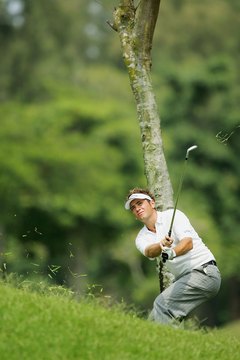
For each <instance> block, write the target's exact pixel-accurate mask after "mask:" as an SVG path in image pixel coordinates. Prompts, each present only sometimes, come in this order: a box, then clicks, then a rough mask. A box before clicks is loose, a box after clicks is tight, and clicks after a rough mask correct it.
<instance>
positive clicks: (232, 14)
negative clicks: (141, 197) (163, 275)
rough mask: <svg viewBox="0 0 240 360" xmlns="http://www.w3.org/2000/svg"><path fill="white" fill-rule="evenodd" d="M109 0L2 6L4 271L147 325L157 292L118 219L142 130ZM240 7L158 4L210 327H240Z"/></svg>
mask: <svg viewBox="0 0 240 360" xmlns="http://www.w3.org/2000/svg"><path fill="white" fill-rule="evenodd" d="M117 5H118V1H117V0H115V1H111V0H98V1H97V0H68V1H64V0H41V1H31V0H1V1H0V51H1V57H0V204H1V206H0V253H1V273H2V276H6V274H9V273H11V272H16V273H18V274H19V275H20V276H21V277H22V278H28V279H33V280H34V279H45V280H47V281H49V282H53V283H58V284H63V285H66V286H68V287H71V288H73V289H74V290H76V291H78V292H79V293H80V294H84V293H86V292H91V293H97V294H98V293H101V294H104V296H110V297H112V298H113V299H114V301H115V300H116V301H122V300H123V301H125V302H127V303H129V304H134V305H135V306H136V307H137V308H138V309H139V311H141V312H142V313H143V314H145V313H146V312H147V311H148V310H150V308H151V306H152V302H153V300H154V298H155V296H156V295H157V294H158V288H159V285H158V277H157V274H156V271H155V267H154V265H153V263H152V262H150V261H148V260H147V259H145V258H143V257H142V256H141V255H140V254H139V253H138V252H137V250H136V248H135V244H134V240H135V236H136V234H137V231H138V230H139V229H140V228H141V224H139V223H137V222H136V221H135V219H134V218H132V217H131V216H130V214H129V213H128V212H126V211H125V210H124V207H123V205H124V200H125V197H126V194H127V192H128V190H129V189H130V188H133V187H135V186H143V187H144V186H146V179H145V176H144V169H143V156H142V149H141V140H140V130H139V126H138V120H137V116H136V107H135V103H134V99H133V95H132V93H131V89H130V85H129V81H128V75H127V72H126V69H125V68H124V65H123V61H122V55H121V49H120V42H119V39H118V34H117V33H116V32H114V31H113V30H112V29H111V28H110V27H109V25H108V24H107V20H109V21H110V22H111V20H112V12H113V9H114V6H117ZM239 34H240V3H239V1H237V0H228V1H227V0H225V1H223V0H218V1H216V0H212V1H211V2H209V1H207V0H203V1H201V2H199V1H190V0H169V1H166V0H165V1H162V3H161V9H160V15H159V19H158V24H157V28H156V30H155V36H154V44H153V53H152V55H153V67H152V78H153V85H154V89H155V94H156V99H157V103H158V106H159V112H160V118H161V127H162V136H163V142H164V149H165V156H166V159H167V162H168V167H169V173H170V177H171V181H172V184H173V188H174V189H175V190H176V189H177V186H178V181H179V176H180V174H181V169H182V165H183V161H184V156H185V151H186V149H187V147H188V146H190V145H193V144H197V145H198V147H199V148H198V150H197V151H196V152H195V153H194V157H193V159H192V160H191V163H190V164H189V167H188V172H187V176H186V178H185V180H184V186H183V189H182V194H181V197H180V200H179V206H178V207H179V208H180V209H181V210H183V211H184V212H185V213H186V214H187V215H188V216H189V217H190V219H191V222H192V224H193V225H194V226H195V228H196V229H197V231H198V232H199V235H200V236H201V237H202V238H203V240H204V242H205V243H206V244H207V245H208V246H209V247H210V249H211V250H212V251H213V252H214V254H215V256H216V258H217V262H218V264H219V268H220V270H221V273H222V277H223V283H222V288H221V291H220V294H219V295H218V296H217V298H215V299H214V300H212V301H210V302H209V303H208V304H206V305H204V306H202V307H201V308H200V309H199V311H198V316H199V317H200V319H203V318H206V320H205V323H206V324H208V325H209V326H220V325H224V324H226V323H228V322H231V321H234V320H236V319H239V317H240V309H239V303H240V277H239V273H240V262H239V219H240V216H239V215H240V210H239V200H240V187H239V178H240V176H239V175H240V168H239V150H240V137H239V135H240V128H239V126H240V125H239V124H240V122H239V118H240V109H239V101H240V87H239V83H240V82H239V80H240V79H239V77H240V72H239V61H240V56H239V55H240V48H239Z"/></svg>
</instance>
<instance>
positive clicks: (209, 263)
mask: <svg viewBox="0 0 240 360" xmlns="http://www.w3.org/2000/svg"><path fill="white" fill-rule="evenodd" d="M208 265H214V266H217V263H216V261H215V260H210V261H208V262H206V263H204V264H202V265H201V266H202V267H203V268H205V267H207V266H208Z"/></svg>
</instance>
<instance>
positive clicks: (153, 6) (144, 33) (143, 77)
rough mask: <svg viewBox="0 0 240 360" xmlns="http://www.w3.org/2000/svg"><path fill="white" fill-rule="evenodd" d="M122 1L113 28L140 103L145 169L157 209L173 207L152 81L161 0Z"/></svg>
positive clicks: (136, 98) (139, 111) (137, 100)
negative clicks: (153, 52)
mask: <svg viewBox="0 0 240 360" xmlns="http://www.w3.org/2000/svg"><path fill="white" fill-rule="evenodd" d="M135 3H136V1H133V0H121V1H120V2H119V6H118V7H117V8H116V9H115V11H114V14H113V16H114V23H113V24H112V27H113V28H114V29H115V30H116V31H117V32H118V34H119V37H120V42H121V47H122V53H123V59H124V63H125V65H126V67H127V69H128V74H129V79H130V84H131V88H132V91H133V94H134V97H135V100H136V104H137V115H138V120H139V125H140V131H141V140H142V148H143V158H144V171H145V175H146V178H147V184H148V188H149V190H151V191H152V192H153V193H154V195H155V198H156V207H157V209H160V210H164V209H167V208H171V207H173V195H172V186H171V182H170V179H169V175H168V170H167V164H166V160H165V156H164V152H163V144H162V137H161V128H160V117H159V113H158V108H157V104H156V100H155V96H154V92H153V87H152V80H151V74H150V72H151V49H152V40H153V34H154V30H155V26H156V22H157V18H158V13H159V7H160V0H141V1H139V2H138V5H137V6H136V5H135Z"/></svg>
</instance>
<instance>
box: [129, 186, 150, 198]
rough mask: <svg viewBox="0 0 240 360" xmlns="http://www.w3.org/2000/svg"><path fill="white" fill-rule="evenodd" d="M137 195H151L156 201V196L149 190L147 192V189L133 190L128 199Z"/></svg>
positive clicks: (130, 191)
mask: <svg viewBox="0 0 240 360" xmlns="http://www.w3.org/2000/svg"><path fill="white" fill-rule="evenodd" d="M136 193H139V194H147V195H149V196H150V197H151V198H152V199H153V200H154V201H155V197H154V195H153V194H152V193H151V192H150V191H149V190H147V189H141V188H134V189H132V190H129V193H128V196H127V199H129V197H130V196H131V195H132V194H136Z"/></svg>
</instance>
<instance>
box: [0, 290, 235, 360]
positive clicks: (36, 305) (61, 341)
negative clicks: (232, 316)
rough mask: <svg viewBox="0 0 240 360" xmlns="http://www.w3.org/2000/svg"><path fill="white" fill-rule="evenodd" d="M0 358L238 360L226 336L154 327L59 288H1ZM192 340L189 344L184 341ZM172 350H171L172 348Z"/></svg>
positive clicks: (133, 315)
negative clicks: (0, 324) (42, 289)
mask: <svg viewBox="0 0 240 360" xmlns="http://www.w3.org/2000/svg"><path fill="white" fill-rule="evenodd" d="M0 287H1V296H0V309H1V310H0V312H1V319H2V321H1V323H2V327H1V331H0V340H1V341H0V351H1V358H2V359H3V360H5V359H10V358H11V359H12V360H14V359H19V354H21V357H22V358H24V359H41V358H42V356H43V354H44V359H57V358H58V359H69V360H70V359H79V358H81V359H83V360H84V359H94V358H96V356H97V358H98V359H104V360H105V359H113V358H114V359H119V360H120V359H149V360H150V359H153V358H157V357H158V356H159V351H160V353H161V356H162V357H167V358H168V359H170V360H174V359H177V358H178V359H187V360H191V359H194V360H198V359H205V358H208V359H216V357H217V358H218V359H219V360H225V359H226V358H227V357H231V359H233V360H234V359H238V356H239V340H238V339H237V338H235V337H234V336H232V335H230V333H228V332H227V331H225V332H224V333H221V332H219V331H214V332H207V333H204V332H202V331H200V330H197V331H189V330H181V329H174V328H171V327H168V326H161V325H156V324H154V323H151V322H148V321H145V320H141V319H139V318H138V317H137V315H136V313H134V312H126V311H125V310H123V307H122V306H111V308H110V307H108V306H107V302H106V305H105V306H103V305H101V304H100V303H99V302H98V301H96V300H92V301H86V300H84V299H82V300H80V301H78V302H77V301H76V300H74V299H73V298H72V294H71V293H69V292H64V291H63V289H62V288H58V289H57V288H55V289H49V291H48V292H45V291H44V292H42V291H40V294H39V293H37V292H31V291H29V289H27V288H25V289H24V288H23V289H21V290H17V289H14V288H13V287H11V286H9V285H6V284H1V285H0ZM189 338H191V341H189ZM173 344H174V346H173Z"/></svg>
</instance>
